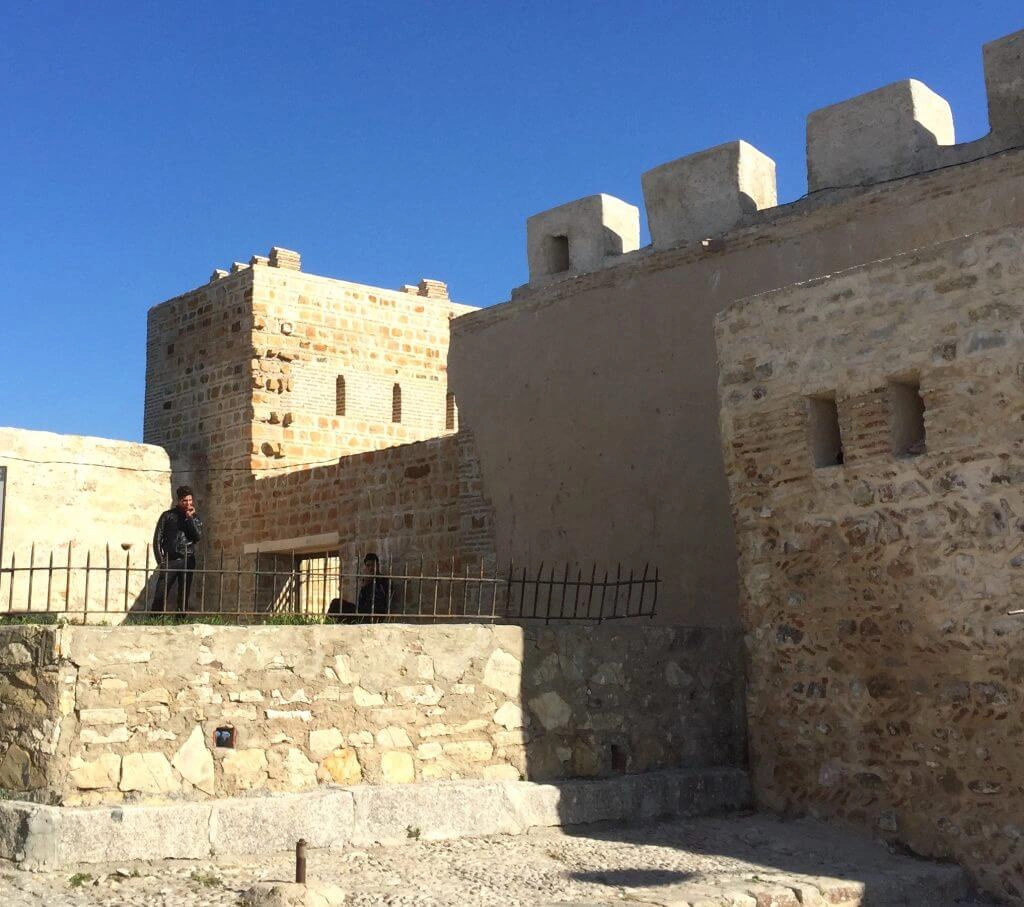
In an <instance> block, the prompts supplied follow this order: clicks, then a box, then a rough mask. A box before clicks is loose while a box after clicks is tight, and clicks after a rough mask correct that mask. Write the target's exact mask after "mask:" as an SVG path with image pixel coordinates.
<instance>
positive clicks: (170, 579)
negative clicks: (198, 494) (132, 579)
mask: <svg viewBox="0 0 1024 907" xmlns="http://www.w3.org/2000/svg"><path fill="white" fill-rule="evenodd" d="M175 497H176V498H177V504H175V505H174V506H173V507H172V508H171V509H170V510H166V511H164V512H163V513H162V514H160V519H159V520H158V521H157V524H156V530H155V531H154V533H153V551H154V552H155V553H156V559H157V563H158V564H159V565H160V569H159V579H158V580H157V583H156V590H155V592H154V594H153V605H152V607H151V608H150V610H151V611H173V612H179V613H181V612H186V611H188V600H189V595H190V594H191V592H192V576H193V573H194V572H195V569H196V542H198V541H199V540H200V539H201V538H202V535H203V523H202V520H200V519H199V517H198V515H197V514H196V507H195V500H194V498H193V497H192V489H191V488H189V487H188V485H182V486H181V487H180V488H179V489H178V490H177V491H176V492H175ZM172 590H174V591H173V592H172ZM168 605H170V607H167V606H168Z"/></svg>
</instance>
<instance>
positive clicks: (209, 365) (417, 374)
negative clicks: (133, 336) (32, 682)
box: [145, 249, 482, 558]
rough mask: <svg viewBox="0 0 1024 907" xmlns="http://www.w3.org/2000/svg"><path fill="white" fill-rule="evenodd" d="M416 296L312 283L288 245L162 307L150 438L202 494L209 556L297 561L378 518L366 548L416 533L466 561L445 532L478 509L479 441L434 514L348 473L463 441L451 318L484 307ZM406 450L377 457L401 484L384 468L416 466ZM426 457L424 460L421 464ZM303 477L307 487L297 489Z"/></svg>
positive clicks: (431, 291) (372, 477)
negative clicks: (446, 441)
mask: <svg viewBox="0 0 1024 907" xmlns="http://www.w3.org/2000/svg"><path fill="white" fill-rule="evenodd" d="M411 289H413V290H415V292H408V291H406V290H395V291H389V290H383V289H378V288H375V287H367V286H362V285H360V284H354V283H349V282H346V281H340V280H333V279H330V278H325V277H317V276H315V275H310V274H305V273H303V272H302V271H301V261H300V257H299V255H298V254H297V253H294V252H289V251H288V250H283V249H274V250H272V251H271V254H270V256H266V257H264V256H254V257H253V258H252V260H251V261H250V262H249V264H247V265H246V264H241V263H235V265H233V266H232V269H231V271H230V273H229V272H227V271H215V272H214V275H213V277H212V278H211V281H210V283H208V284H207V285H205V286H203V287H200V288H199V289H197V290H194V291H192V292H191V293H187V294H185V295H183V296H181V297H178V298H176V299H173V300H170V301H168V302H165V303H163V304H161V305H158V306H156V307H155V308H153V309H152V310H151V311H150V315H149V337H148V356H147V376H146V386H147V391H146V428H145V437H146V440H147V441H149V442H151V443H155V444H161V445H164V446H165V447H166V448H167V449H168V451H169V452H170V454H171V459H172V463H173V465H174V469H175V476H176V479H179V480H187V481H189V482H190V484H192V485H193V487H194V489H195V491H196V493H197V502H198V507H199V511H200V514H201V516H203V518H204V520H205V523H206V538H205V540H204V542H203V545H202V549H201V550H202V551H203V552H204V553H205V554H206V555H207V557H208V558H210V557H212V558H217V557H218V556H220V555H222V554H223V555H226V556H228V557H232V556H235V555H238V554H241V553H242V552H243V551H245V550H246V549H247V547H249V548H252V547H253V546H255V545H257V544H260V545H264V546H266V545H267V544H268V543H273V542H278V543H281V544H280V545H279V547H278V549H277V550H281V551H283V550H286V549H287V543H288V542H294V541H295V540H296V539H300V540H301V539H308V538H309V537H310V536H314V535H317V534H322V533H325V532H326V533H331V534H332V542H331V544H332V546H333V544H334V543H335V542H340V536H344V537H346V538H354V534H353V527H354V526H357V525H358V526H362V527H364V528H365V527H366V526H367V525H368V522H369V521H370V517H369V514H370V513H371V511H372V514H373V520H372V522H373V524H374V525H373V532H372V534H371V535H370V536H368V537H365V538H364V539H362V542H363V544H364V545H370V544H372V545H373V546H375V547H377V548H384V547H390V548H392V549H395V548H401V549H402V550H403V551H404V550H405V549H407V548H409V547H410V546H409V545H408V544H407V540H408V538H409V537H412V536H415V537H417V538H418V539H419V541H418V542H417V543H416V544H415V545H413V546H412V547H413V548H416V549H423V550H424V551H425V552H426V553H428V554H429V555H430V556H437V557H441V556H444V557H446V558H448V557H451V556H452V555H458V552H459V545H458V544H457V543H456V542H455V541H454V540H453V538H452V536H451V535H448V536H446V537H445V538H444V540H443V541H444V543H443V544H441V543H440V542H441V538H440V536H441V535H444V534H445V533H453V532H457V531H459V527H460V526H461V522H460V521H461V518H460V517H455V518H454V520H453V519H452V518H450V514H453V513H456V512H458V511H459V508H460V506H461V505H462V504H464V503H465V500H460V496H461V498H463V499H464V498H465V496H466V494H465V492H464V491H460V489H459V479H458V477H457V474H458V471H459V469H460V468H462V467H460V466H459V465H458V463H457V457H456V455H455V452H456V451H459V452H461V453H462V454H466V452H467V448H466V446H465V445H464V444H462V443H461V442H453V443H452V444H451V445H449V446H444V447H443V449H444V450H445V451H451V452H452V457H449V458H448V463H447V464H446V467H445V468H448V467H449V466H450V472H451V482H450V485H449V489H450V492H451V493H450V494H446V495H443V496H437V497H434V498H433V500H434V501H435V504H436V507H435V508H434V509H433V511H432V512H430V513H427V508H426V507H424V506H422V502H420V503H417V504H416V506H415V507H414V508H413V509H414V510H416V511H418V512H416V513H413V512H412V510H410V508H409V506H406V505H407V503H408V502H399V503H401V504H402V505H403V509H402V510H401V511H400V512H399V513H397V515H396V513H395V511H394V507H393V506H392V505H393V504H394V503H395V502H394V500H393V498H394V494H391V493H389V494H384V493H383V492H382V493H381V494H377V495H375V496H374V495H370V494H369V493H368V492H369V489H370V488H371V487H376V486H378V485H380V484H381V482H380V480H379V478H378V476H377V475H376V472H375V471H374V462H366V461H360V460H358V457H357V458H356V460H355V461H354V462H353V464H352V465H351V466H345V465H339V463H338V461H339V459H342V460H343V459H344V458H346V457H352V456H354V455H359V454H363V453H366V452H370V451H377V450H381V449H389V448H401V446H402V445H408V444H409V443H411V442H417V441H425V440H427V439H432V438H445V437H448V436H453V435H454V431H455V429H456V426H457V419H456V418H455V415H454V414H455V402H454V400H452V399H451V398H450V395H449V393H448V382H447V349H448V334H449V322H450V320H451V319H452V318H453V317H455V316H456V315H459V314H461V313H464V312H468V311H472V309H471V308H470V307H469V306H463V305H460V304H458V303H454V302H451V301H450V300H449V299H448V294H447V288H446V287H445V285H444V284H443V283H441V282H440V281H426V280H425V281H422V282H421V284H420V286H419V287H418V288H411ZM436 452H437V449H436V448H435V453H436ZM406 453H407V451H403V452H402V453H399V454H397V455H395V457H396V459H393V460H392V459H391V458H390V457H388V456H385V458H384V459H383V460H381V461H375V462H377V463H379V464H380V465H381V468H382V469H383V470H384V472H385V474H386V476H387V477H388V479H387V481H388V482H390V481H391V471H393V469H392V468H391V466H389V465H386V463H385V461H387V463H390V464H392V465H393V466H394V468H395V469H398V470H399V471H400V472H401V471H402V470H404V468H405V467H404V466H402V465H401V462H400V461H402V460H403V458H405V456H406ZM435 453H428V454H426V456H427V458H428V459H429V458H430V457H432V456H434V455H435ZM422 457H423V454H413V455H412V457H411V459H410V464H412V463H413V461H415V460H417V459H422ZM441 459H442V460H443V459H445V456H442V457H441ZM439 462H440V461H439ZM410 464H406V465H410ZM438 465H439V463H436V464H435V466H438ZM464 465H465V466H466V467H467V468H469V464H468V463H465V464H464ZM389 470H390V471H389ZM295 471H301V472H303V473H304V474H305V477H304V478H301V479H299V480H298V481H296V482H290V481H288V479H287V476H288V474H289V473H291V472H295ZM439 472H440V470H439V469H437V468H435V471H434V476H435V478H436V476H437V475H438V474H439ZM357 482H358V483H361V488H362V491H361V488H360V484H357ZM424 484H425V483H420V484H419V485H416V486H415V487H414V488H413V490H412V491H411V492H410V494H412V495H414V496H415V495H417V494H418V492H419V490H420V488H421V487H422V486H423V485H424ZM391 487H392V488H393V487H394V485H393V484H392V486H391ZM314 490H315V492H316V496H315V498H314V497H311V495H310V493H311V492H313V491H314ZM293 492H294V493H295V495H296V497H294V498H289V497H288V495H289V494H291V493H293ZM267 500H272V501H273V513H271V512H270V510H269V508H268V506H267ZM371 500H372V503H371ZM374 508H376V509H374ZM471 509H472V510H473V516H470V517H467V518H466V519H467V520H468V521H469V523H470V524H472V522H473V520H474V518H476V523H477V524H478V525H477V526H476V527H475V528H476V530H480V529H481V528H482V524H480V519H479V510H480V508H479V507H476V508H475V509H474V508H471ZM396 520H397V525H396V527H395V529H396V532H395V533H391V532H390V531H385V529H384V527H383V523H384V522H387V523H388V525H389V527H390V525H391V523H393V522H395V521H396ZM410 520H412V521H413V522H412V523H411V524H410ZM325 526H326V527H327V528H317V527H325ZM339 527H340V528H339ZM426 535H437V536H439V537H438V538H433V539H430V540H427V541H423V537H424V536H426ZM333 536H339V538H337V539H334V538H333ZM435 543H437V544H435ZM360 547H362V545H360Z"/></svg>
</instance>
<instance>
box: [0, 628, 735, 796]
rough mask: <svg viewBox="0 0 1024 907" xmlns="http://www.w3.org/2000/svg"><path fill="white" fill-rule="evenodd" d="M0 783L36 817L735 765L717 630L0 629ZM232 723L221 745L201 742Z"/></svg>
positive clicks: (729, 650)
mask: <svg viewBox="0 0 1024 907" xmlns="http://www.w3.org/2000/svg"><path fill="white" fill-rule="evenodd" d="M0 651H3V652H4V670H3V674H2V675H0V722H3V723H2V725H0V731H2V735H0V740H2V743H0V747H2V749H0V787H3V788H5V789H6V792H7V795H8V796H14V797H15V798H17V799H34V800H37V801H43V802H48V803H52V804H62V805H67V806H72V805H100V804H104V805H105V804H118V803H124V802H150V803H152V802H166V801H172V800H205V799H209V798H220V797H231V796H238V795H247V794H251V793H254V792H277V791H289V792H294V791H303V790H309V789H314V788H316V787H318V786H319V785H324V784H328V785H331V784H344V785H352V784H360V783H368V784H379V783H386V784H408V783H412V782H421V781H431V780H452V779H462V778H480V779H491V780H502V779H504V780H510V779H511V780H517V779H520V778H525V779H529V780H557V779H565V778H573V777H600V776H607V775H611V774H615V773H622V772H627V773H634V772H644V771H650V770H655V769H664V768H690V769H697V768H703V767H706V766H741V765H742V764H743V760H744V732H743V713H742V677H743V673H742V663H741V658H740V652H739V639H738V637H737V635H736V634H734V633H733V632H731V631H724V630H701V629H683V628H672V627H654V626H650V625H647V624H629V625H626V624H623V625H617V626H612V625H608V624H605V625H603V626H563V627H558V628H536V629H534V628H525V629H524V628H521V627H513V626H496V627H491V626H467V625H459V626H426V627H424V626H416V627H413V626H409V625H398V624H388V625H373V626H342V627H320V626H316V627H220V626H207V625H195V626H181V627H82V626H63V627H5V628H0ZM218 728H233V729H234V732H235V736H236V739H235V745H234V747H233V748H224V747H217V746H215V745H214V740H215V734H216V731H217V729H218Z"/></svg>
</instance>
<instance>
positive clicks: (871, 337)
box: [717, 225, 1024, 902]
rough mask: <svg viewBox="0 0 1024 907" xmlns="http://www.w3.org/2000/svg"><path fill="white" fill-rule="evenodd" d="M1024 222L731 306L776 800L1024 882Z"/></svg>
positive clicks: (1003, 885) (731, 453) (757, 769)
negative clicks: (1023, 785)
mask: <svg viewBox="0 0 1024 907" xmlns="http://www.w3.org/2000/svg"><path fill="white" fill-rule="evenodd" d="M1022 325H1024V226H1022V225H1017V226H1013V227H1004V228H999V229H995V230H990V231H986V232H983V233H976V234H972V235H970V236H966V237H962V238H959V239H955V240H950V241H948V242H945V243H939V244H936V245H933V246H930V247H928V248H926V249H922V250H918V251H916V252H911V253H906V254H903V255H899V256H896V257H894V258H892V259H888V260H884V261H878V262H873V263H871V264H868V265H863V266H861V267H858V268H853V269H851V270H848V271H843V272H840V273H837V274H833V275H830V276H828V277H824V278H820V279H817V280H813V281H809V282H807V283H803V284H796V285H794V286H792V287H787V288H784V289H781V290H776V291H774V292H771V293H767V294H764V295H762V296H758V297H753V298H751V299H750V300H747V301H743V302H738V303H737V304H736V305H735V306H733V307H732V308H730V309H729V310H728V311H727V312H725V313H723V314H722V315H720V316H719V318H718V321H717V336H718V343H719V355H720V357H721V360H722V363H723V369H722V374H721V377H720V389H721V397H722V407H723V408H722V435H723V443H724V450H725V454H726V467H727V471H728V474H729V479H730V484H731V488H732V503H733V512H734V519H735V522H736V527H737V532H738V539H739V550H740V575H741V576H742V577H743V582H742V585H741V589H742V612H743V616H744V627H745V630H746V637H747V647H748V653H749V666H748V671H747V683H748V687H747V702H748V720H749V727H750V745H751V754H752V757H751V758H752V781H753V785H754V791H755V795H756V797H757V799H758V802H759V803H761V804H763V805H764V806H767V807H769V808H772V809H776V810H782V811H810V812H812V813H814V814H815V815H819V816H827V817H836V818H840V819H843V820H847V821H850V822H853V823H856V824H858V825H861V826H864V827H866V828H868V829H870V830H871V831H873V832H875V833H876V834H880V835H883V836H885V837H888V838H892V839H898V840H900V841H902V842H904V843H906V844H908V845H909V846H910V847H911V848H912V849H913V850H914V851H915V852H917V853H920V854H923V855H926V856H931V857H943V858H948V859H954V860H957V861H958V862H961V863H962V864H963V865H965V866H967V867H968V868H969V869H970V870H971V871H972V872H973V873H974V874H975V876H976V877H977V878H980V879H981V880H982V881H983V882H984V884H985V886H986V887H987V888H988V889H989V890H991V891H993V892H996V893H999V894H1000V895H1004V896H1007V897H1011V898H1014V899H1016V901H1018V902H1019V901H1020V900H1021V899H1022V898H1024V887H1022V883H1021V878H1022V876H1021V863H1020V859H1021V847H1022V836H1021V835H1022V833H1021V831H1020V829H1019V827H1018V826H1019V819H1020V815H1021V812H1022V810H1024V798H1022V796H1021V789H1020V781H1019V779H1020V777H1021V773H1022V772H1024V756H1022V744H1024V728H1022V724H1021V720H1020V717H1021V704H1022V702H1024V660H1022V657H1021V645H1022V644H1024V614H1022V613H1017V614H1016V615H1015V614H1014V613H1013V612H1014V611H1018V612H1019V611H1020V609H1021V607H1022V604H1021V602H1022V595H1024V576H1021V575H1020V567H1021V564H1022V563H1024V558H1022V557H1021V551H1022V550H1024V536H1022V531H1024V491H1022V488H1021V480H1022V477H1024V472H1022V468H1024V460H1022V451H1024V365H1022V363H1024V329H1022Z"/></svg>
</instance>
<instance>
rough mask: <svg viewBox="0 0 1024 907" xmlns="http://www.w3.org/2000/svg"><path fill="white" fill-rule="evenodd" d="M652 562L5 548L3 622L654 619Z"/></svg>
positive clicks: (0, 582) (0, 588) (0, 574)
mask: <svg viewBox="0 0 1024 907" xmlns="http://www.w3.org/2000/svg"><path fill="white" fill-rule="evenodd" d="M660 584H661V577H660V575H659V571H658V569H657V568H656V567H655V568H652V567H650V565H645V566H644V567H643V569H642V570H638V569H627V568H623V567H622V565H621V564H619V565H617V566H616V567H615V568H614V570H612V569H609V568H604V567H598V565H597V564H596V563H594V564H590V565H588V566H587V567H584V566H583V565H581V564H575V565H570V564H567V563H563V564H558V565H553V564H543V563H542V564H540V565H539V566H537V567H536V568H531V567H528V566H522V565H517V564H515V563H514V562H511V561H510V562H509V563H508V564H507V565H505V566H503V567H502V568H498V567H497V566H495V565H493V564H492V565H487V564H485V563H483V562H477V563H475V564H472V565H469V564H459V563H458V562H457V561H456V560H455V559H451V560H450V561H448V562H446V563H444V564H443V565H442V564H439V563H437V562H432V563H428V562H427V561H425V560H423V559H419V560H416V561H412V562H410V561H400V562H396V561H394V560H382V561H381V562H380V564H379V567H378V568H376V569H372V568H368V567H367V566H365V565H364V564H363V562H362V561H361V560H357V561H355V562H351V561H349V562H348V563H346V559H345V558H344V557H343V555H342V553H341V552H338V551H319V552H289V553H287V554H283V553H275V554H265V553H256V554H252V555H232V556H228V555H226V554H224V553H221V554H219V555H215V556H212V557H209V556H208V557H205V558H203V557H199V558H198V559H195V560H189V561H187V562H186V561H172V562H170V563H167V564H160V563H158V562H157V560H156V559H155V558H154V556H153V553H152V551H151V550H150V549H148V548H147V551H146V556H145V558H142V559H140V558H138V557H136V558H135V560H134V562H133V558H132V552H131V551H130V550H128V551H123V552H115V551H112V550H111V548H110V547H109V546H107V547H106V548H105V549H101V550H100V551H99V552H98V553H94V552H93V551H86V552H84V554H78V553H76V552H75V550H74V547H73V546H71V545H69V546H68V547H67V549H66V550H65V549H62V550H61V552H59V553H57V552H54V551H50V552H48V553H47V554H46V555H40V554H39V553H38V551H37V549H36V547H35V546H32V547H31V548H30V549H29V551H28V553H27V555H26V554H25V553H24V552H23V553H22V556H21V557H20V558H19V557H18V556H17V555H16V554H12V555H11V560H10V563H9V565H8V566H2V567H0V619H5V618H6V619H7V620H20V619H26V620H28V619H40V616H43V617H44V619H45V615H51V616H52V617H53V619H56V618H57V616H59V615H64V616H65V617H66V618H67V619H69V620H78V621H82V622H101V621H107V622H120V621H122V620H130V621H135V622H160V621H165V620H174V619H184V618H188V619H191V620H209V621H211V622H218V621H220V622H225V623H377V622H383V621H448V620H453V621H485V622H498V621H523V620H543V621H547V622H550V621H565V620H582V621H598V622H601V621H605V620H621V619H626V618H652V617H654V615H655V613H656V609H657V602H658V589H659V586H660Z"/></svg>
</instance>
